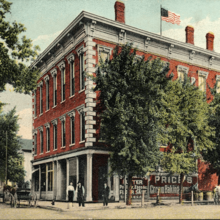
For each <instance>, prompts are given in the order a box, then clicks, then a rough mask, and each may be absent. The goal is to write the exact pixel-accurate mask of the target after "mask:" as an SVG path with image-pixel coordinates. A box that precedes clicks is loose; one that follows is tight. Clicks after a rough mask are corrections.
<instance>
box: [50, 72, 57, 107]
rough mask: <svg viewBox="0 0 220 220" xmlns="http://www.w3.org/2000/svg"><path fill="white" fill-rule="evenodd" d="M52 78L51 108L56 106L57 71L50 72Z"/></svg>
mask: <svg viewBox="0 0 220 220" xmlns="http://www.w3.org/2000/svg"><path fill="white" fill-rule="evenodd" d="M51 75H52V77H53V106H56V105H57V69H55V68H54V69H53V70H52V71H51Z"/></svg>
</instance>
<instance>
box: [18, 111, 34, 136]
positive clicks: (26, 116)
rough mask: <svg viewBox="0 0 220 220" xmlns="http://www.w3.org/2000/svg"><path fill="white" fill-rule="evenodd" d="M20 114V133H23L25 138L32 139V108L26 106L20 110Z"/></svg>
mask: <svg viewBox="0 0 220 220" xmlns="http://www.w3.org/2000/svg"><path fill="white" fill-rule="evenodd" d="M16 115H18V116H19V121H18V123H19V126H20V128H19V131H18V135H21V136H22V138H24V139H32V109H31V108H25V109H23V110H21V111H20V112H18V113H17V114H16Z"/></svg>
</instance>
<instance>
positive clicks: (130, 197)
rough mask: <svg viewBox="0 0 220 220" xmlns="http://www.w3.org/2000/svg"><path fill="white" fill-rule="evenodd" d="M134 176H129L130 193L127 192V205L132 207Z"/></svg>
mask: <svg viewBox="0 0 220 220" xmlns="http://www.w3.org/2000/svg"><path fill="white" fill-rule="evenodd" d="M131 194H132V175H130V174H129V175H128V192H127V202H126V205H131V199H132V196H131Z"/></svg>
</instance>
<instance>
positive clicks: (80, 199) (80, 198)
mask: <svg viewBox="0 0 220 220" xmlns="http://www.w3.org/2000/svg"><path fill="white" fill-rule="evenodd" d="M84 197H85V189H84V187H83V186H82V185H81V182H78V187H77V201H78V203H79V206H81V204H82V206H83V207H84V206H85V204H84Z"/></svg>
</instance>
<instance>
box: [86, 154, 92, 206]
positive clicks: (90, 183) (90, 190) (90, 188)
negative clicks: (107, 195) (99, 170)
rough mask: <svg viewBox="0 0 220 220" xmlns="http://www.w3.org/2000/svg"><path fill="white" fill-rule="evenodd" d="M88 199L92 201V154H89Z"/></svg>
mask: <svg viewBox="0 0 220 220" xmlns="http://www.w3.org/2000/svg"><path fill="white" fill-rule="evenodd" d="M86 190H87V191H86V201H87V202H90V201H92V154H87V183H86Z"/></svg>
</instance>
